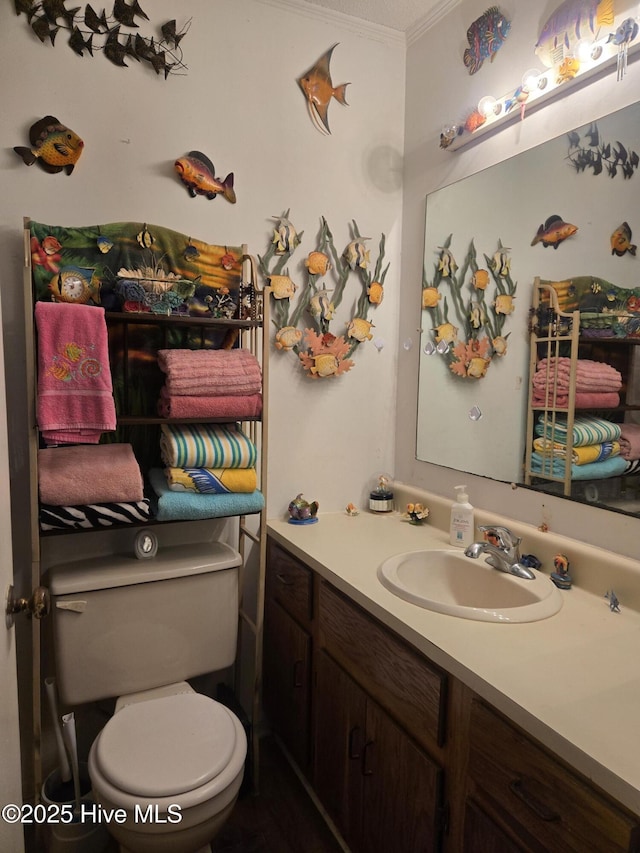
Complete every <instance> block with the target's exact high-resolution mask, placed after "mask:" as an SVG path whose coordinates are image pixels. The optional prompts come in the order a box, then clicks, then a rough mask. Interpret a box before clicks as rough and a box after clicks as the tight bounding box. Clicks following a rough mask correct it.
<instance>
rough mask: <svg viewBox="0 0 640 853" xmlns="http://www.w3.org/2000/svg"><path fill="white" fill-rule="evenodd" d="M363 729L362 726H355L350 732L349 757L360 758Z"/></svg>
mask: <svg viewBox="0 0 640 853" xmlns="http://www.w3.org/2000/svg"><path fill="white" fill-rule="evenodd" d="M361 743H362V738H361V730H360V726H354V727H353V728H352V729H351V731H350V732H349V758H351V759H358V758H360V752H361V748H362V747H361Z"/></svg>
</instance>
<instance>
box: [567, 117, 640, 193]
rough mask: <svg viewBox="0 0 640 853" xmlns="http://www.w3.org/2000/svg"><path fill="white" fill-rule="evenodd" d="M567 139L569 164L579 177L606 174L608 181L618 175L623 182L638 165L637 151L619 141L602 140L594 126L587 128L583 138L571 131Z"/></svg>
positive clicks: (594, 124)
mask: <svg viewBox="0 0 640 853" xmlns="http://www.w3.org/2000/svg"><path fill="white" fill-rule="evenodd" d="M568 139H569V153H568V160H569V162H570V163H571V165H572V166H573V168H574V169H575V170H576V172H578V173H579V174H580V173H582V172H586V171H590V172H591V174H592V175H601V174H607V175H608V176H609V177H610V178H615V177H616V176H617V175H620V176H622V178H623V179H625V180H626V179H628V178H632V177H633V176H634V174H635V173H636V170H637V168H638V166H639V165H640V156H639V155H638V152H637V151H634V150H633V149H632V148H630V147H629V146H628V145H623V144H622V142H620V141H619V140H616V141H615V142H613V143H611V142H605V141H604V140H603V139H601V138H600V131H599V130H598V125H597V124H596V122H592V123H591V124H590V125H589V127H588V129H587V130H586V131H585V132H584V134H583V136H582V138H581V137H580V134H579V133H578V132H577V131H575V130H572V131H571V132H570V133H569V134H568Z"/></svg>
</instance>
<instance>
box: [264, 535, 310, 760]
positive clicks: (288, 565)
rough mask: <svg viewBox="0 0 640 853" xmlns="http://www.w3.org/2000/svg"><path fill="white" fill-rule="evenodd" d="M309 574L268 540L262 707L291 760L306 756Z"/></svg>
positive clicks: (308, 739)
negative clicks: (291, 757)
mask: <svg viewBox="0 0 640 853" xmlns="http://www.w3.org/2000/svg"><path fill="white" fill-rule="evenodd" d="M312 596H313V574H312V572H311V571H310V569H308V568H307V567H306V566H304V565H303V564H302V563H300V562H299V561H298V560H296V559H294V558H293V557H292V556H291V555H290V554H288V553H287V552H286V551H284V550H283V549H282V548H280V547H278V545H276V544H275V543H274V542H273V541H272V540H269V544H268V550H267V568H266V581H265V610H264V663H263V696H262V699H263V706H264V710H265V712H266V714H267V717H268V719H269V723H270V725H271V727H272V729H273V731H274V732H275V733H276V734H277V735H278V737H279V738H280V739H281V740H282V742H283V743H284V745H285V746H286V748H287V749H288V750H289V752H290V753H291V755H292V756H293V758H294V759H295V761H296V763H297V764H298V766H299V767H300V769H301V770H303V771H305V772H306V771H308V769H309V763H310V758H311V740H310V714H311V620H312V607H313V597H312Z"/></svg>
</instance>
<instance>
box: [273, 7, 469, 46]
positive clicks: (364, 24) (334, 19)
mask: <svg viewBox="0 0 640 853" xmlns="http://www.w3.org/2000/svg"><path fill="white" fill-rule="evenodd" d="M258 2H260V3H262V4H266V5H268V6H274V7H276V8H278V9H282V10H284V11H285V12H288V13H291V14H294V15H301V16H302V17H304V18H312V19H313V20H316V21H324V22H325V23H331V24H339V25H340V27H341V28H342V29H346V30H350V31H351V32H353V33H356V34H357V35H360V36H365V37H366V38H368V39H371V40H372V41H378V42H383V43H385V44H396V45H401V46H403V47H406V44H407V39H406V36H405V33H403V32H400V31H399V30H393V29H391V28H390V27H384V26H382V25H381V24H374V23H371V22H370V21H363V20H362V19H360V18H354V17H353V16H352V15H345V14H344V13H343V12H336V11H334V10H333V9H327V8H326V7H324V6H316V5H314V4H312V3H306V2H304V0H258ZM450 2H451V0H449V3H450ZM458 2H459V0H458Z"/></svg>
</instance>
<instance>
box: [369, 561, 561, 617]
mask: <svg viewBox="0 0 640 853" xmlns="http://www.w3.org/2000/svg"><path fill="white" fill-rule="evenodd" d="M378 578H379V580H380V581H381V583H382V584H383V585H384V586H385V587H386V588H387V589H389V590H390V591H391V592H393V593H395V595H397V596H399V597H400V598H403V599H405V601H410V602H411V603H412V604H417V605H418V606H419V607H425V608H426V609H427V610H435V611H437V612H438V613H447V614H448V615H450V616H460V617H462V618H463V619H476V620H479V621H481V622H536V621H538V620H539V619H547V618H548V617H549V616H553V615H554V614H555V613H557V612H558V610H560V608H561V607H562V595H561V594H560V591H559V590H558V588H557V587H556V586H555V585H554V584H553V582H552V581H551V579H550V578H549V577H548V575H545V574H541V573H539V572H536V577H535V580H525V579H523V578H517V577H515V576H514V575H508V574H506V573H505V572H500V571H498V570H497V569H494V568H492V567H491V566H489V565H488V564H487V563H486V562H485V561H484V559H479V560H474V559H471V558H470V557H465V555H464V552H463V551H458V550H435V551H411V552H408V553H406V554H396V555H395V556H393V557H389V559H387V560H385V561H384V563H382V564H381V565H380V567H379V568H378Z"/></svg>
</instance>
